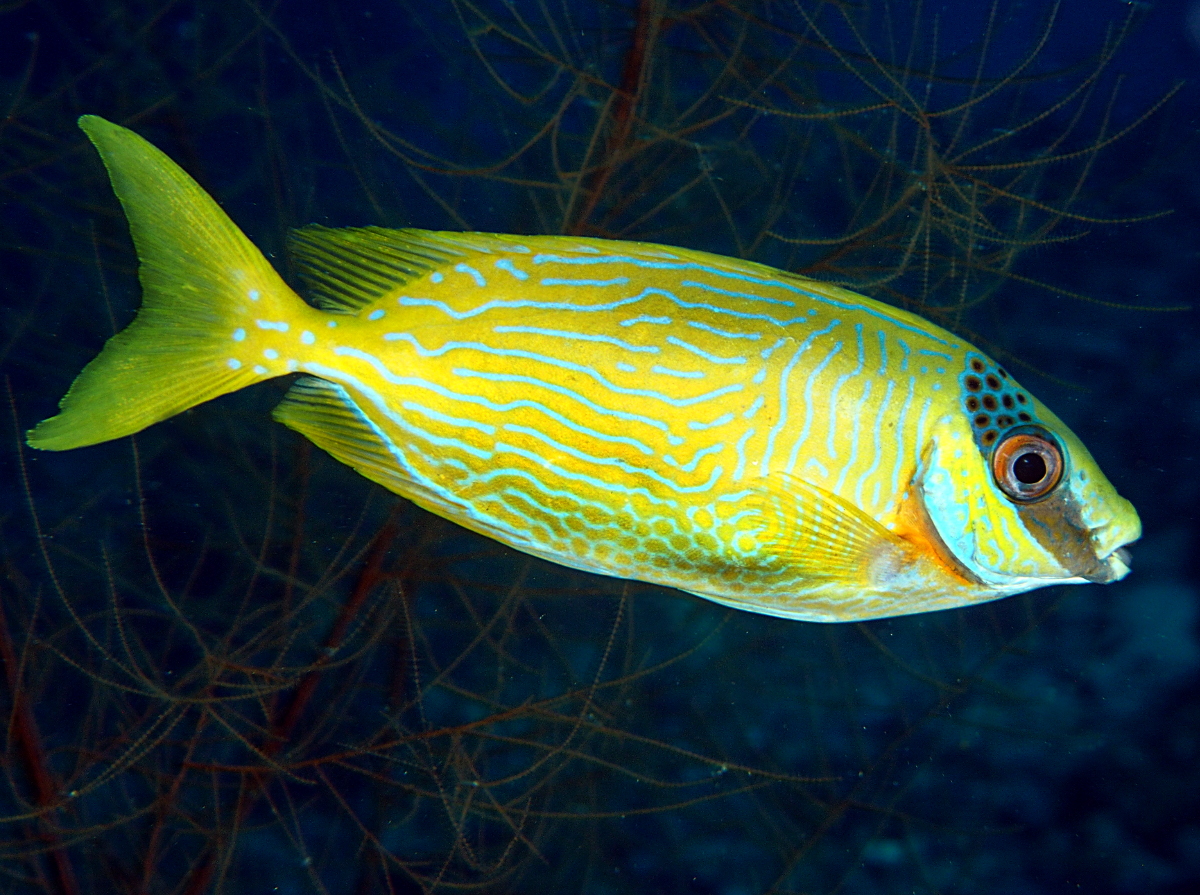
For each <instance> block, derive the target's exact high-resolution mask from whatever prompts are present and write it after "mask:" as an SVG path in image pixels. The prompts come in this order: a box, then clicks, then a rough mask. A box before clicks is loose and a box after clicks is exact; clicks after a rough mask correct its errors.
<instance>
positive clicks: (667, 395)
mask: <svg viewBox="0 0 1200 895" xmlns="http://www.w3.org/2000/svg"><path fill="white" fill-rule="evenodd" d="M80 126H81V127H82V128H83V130H84V131H85V132H86V133H87V135H88V137H90V138H91V140H92V142H93V143H94V144H95V145H96V148H97V149H98V150H99V151H100V155H101V157H102V158H103V160H104V164H105V166H106V167H107V169H108V173H109V177H110V178H111V180H112V185H113V189H114V190H115V191H116V194H117V196H118V197H119V199H120V200H121V203H122V205H123V206H124V208H125V213H126V215H127V217H128V219H129V227H130V231H131V233H132V236H133V241H134V244H135V246H136V248H137V252H138V257H139V258H140V260H141V269H140V274H141V282H142V291H143V305H142V308H141V310H140V311H139V312H138V315H137V318H136V319H135V320H134V321H133V323H131V324H130V325H129V327H128V328H127V329H125V330H124V331H123V332H121V333H119V334H118V335H116V336H114V337H113V338H112V339H110V340H109V342H108V344H107V345H105V347H104V350H103V351H101V353H100V354H99V356H98V357H96V358H95V359H94V360H93V361H92V362H91V363H89V364H88V365H87V367H86V368H85V369H84V370H83V372H82V373H80V374H79V377H78V378H77V379H76V380H75V383H74V384H73V385H72V386H71V389H70V391H68V392H67V395H66V397H64V398H63V399H62V402H61V404H60V408H61V412H60V413H59V414H58V415H57V416H55V417H52V418H51V419H48V420H45V421H44V422H42V423H41V424H40V425H38V426H37V427H36V428H34V429H33V430H31V431H30V432H29V434H28V442H29V444H30V445H31V446H33V447H35V448H43V449H46V450H66V449H68V448H75V447H81V446H84V445H90V444H96V443H98V442H102V441H107V440H109V439H113V438H119V437H121V436H124V435H128V434H131V433H133V432H137V431H139V430H141V429H143V428H145V427H146V426H149V425H150V424H152V423H155V422H158V421H159V420H163V419H166V418H167V417H169V416H172V415H174V414H176V413H179V412H181V411H183V410H186V409H188V408H189V407H193V406H195V405H197V404H199V403H201V402H202V401H207V400H209V399H210V398H214V397H216V396H218V395H222V394H225V393H228V392H232V391H234V390H236V389H240V388H243V387H244V386H247V385H251V384H253V383H255V382H262V381H263V380H266V379H271V378H273V377H276V376H286V375H288V374H291V373H300V374H302V376H301V377H300V378H298V379H297V380H296V382H295V383H294V384H293V385H292V387H291V390H290V391H289V392H288V394H287V396H286V397H285V399H284V400H283V402H282V403H281V404H280V405H279V406H278V408H276V410H275V418H276V419H278V420H279V421H280V422H282V423H284V424H285V425H287V426H290V427H291V428H293V429H295V430H296V431H298V432H300V433H302V434H303V435H305V436H306V437H308V438H309V439H311V440H312V441H313V442H314V443H315V444H317V445H318V446H319V447H321V448H323V449H324V450H326V451H328V452H329V453H330V454H332V455H333V456H334V457H336V458H337V459H338V460H341V461H342V462H344V463H347V464H349V465H350V466H352V467H353V468H354V469H356V470H357V471H358V472H360V473H361V474H362V475H364V476H366V477H367V478H369V479H371V480H372V481H375V482H378V483H379V484H381V485H383V486H384V487H385V488H388V489H390V490H391V491H394V492H396V493H397V494H401V495H403V496H405V497H407V498H409V499H410V500H412V501H414V502H415V503H417V504H418V505H420V506H422V507H424V508H426V509H428V510H430V511H432V512H434V513H437V514H438V515H440V516H444V517H445V518H447V519H451V520H453V521H455V522H457V523H459V524H460V525H463V526H465V527H467V528H469V529H472V530H473V531H477V532H480V533H482V534H484V535H487V536H488V537H492V538H495V539H496V540H498V541H501V542H503V543H505V544H508V545H510V546H512V547H515V548H517V549H518V550H523V551H525V552H526V553H531V554H533V555H534V556H540V557H543V558H545V559H549V560H552V561H554V562H558V563H562V564H563V565H567V566H572V567H574V568H578V569H585V570H587V571H591V572H597V573H600V574H604V575H615V576H619V577H622V578H631V579H637V580H640V581H649V582H654V583H657V584H663V585H668V586H670V587H676V588H679V589H681V590H685V591H689V592H691V593H693V594H697V595H699V596H702V597H705V598H707V599H710V600H715V601H716V602H718V603H723V604H726V605H729V606H734V607H737V608H739V609H746V610H750V611H753V612H761V613H765V614H768V615H775V616H781V617H785V618H796V619H804V620H809V621H826V622H828V621H852V620H860V619H869V618H881V617H886V616H894V615H902V614H906V613H913V612H924V611H928V610H933V609H943V608H947V607H953V606H964V605H968V604H972V603H980V602H983V601H986V600H993V599H996V598H998V597H1004V596H1007V595H1010V594H1015V593H1020V592H1022V591H1027V590H1031V589H1033V588H1037V587H1044V586H1046V585H1051V584H1070V583H1082V582H1088V581H1095V582H1109V581H1116V580H1117V579H1119V578H1122V577H1124V576H1125V575H1126V574H1127V573H1128V571H1129V566H1128V561H1129V555H1128V552H1127V551H1126V550H1124V549H1123V547H1124V545H1126V544H1128V543H1130V542H1131V541H1134V540H1136V539H1137V538H1138V537H1139V535H1140V534H1141V523H1140V522H1139V520H1138V516H1137V513H1136V512H1135V511H1134V509H1133V507H1132V506H1131V505H1130V504H1129V503H1128V501H1126V500H1124V499H1123V498H1121V497H1120V496H1119V495H1118V494H1117V493H1116V490H1115V489H1114V488H1113V487H1112V485H1111V484H1109V482H1108V480H1107V479H1105V477H1104V475H1103V474H1102V473H1101V472H1100V470H1099V468H1098V467H1097V465H1096V462H1095V461H1094V460H1093V459H1092V457H1091V455H1090V454H1088V452H1087V449H1086V448H1085V447H1084V446H1083V444H1082V443H1081V442H1080V441H1079V439H1078V438H1076V437H1075V435H1074V434H1072V432H1071V431H1070V430H1069V429H1068V428H1067V427H1066V426H1065V425H1063V423H1062V422H1061V421H1060V420H1059V419H1058V417H1056V416H1054V414H1052V413H1051V412H1050V411H1049V410H1047V409H1046V408H1045V407H1043V406H1042V405H1041V404H1040V403H1039V402H1038V401H1037V399H1035V398H1034V397H1033V396H1032V395H1030V394H1029V393H1028V392H1027V391H1025V390H1024V389H1022V388H1021V387H1020V386H1019V385H1018V384H1017V383H1016V381H1015V380H1014V379H1013V377H1012V376H1011V375H1010V374H1009V373H1008V372H1007V371H1006V370H1004V369H1003V368H1002V367H1000V366H999V365H998V364H997V363H996V362H995V361H993V360H992V359H990V358H989V357H987V356H986V355H985V354H983V353H982V352H981V351H979V350H977V349H976V348H974V347H972V346H971V345H969V344H967V343H966V342H964V341H962V340H961V339H959V338H958V337H956V336H955V335H953V334H951V333H949V332H947V331H945V330H943V329H941V328H939V327H937V326H934V325H932V324H931V323H929V322H928V321H926V320H923V319H922V318H920V317H918V316H916V315H914V314H910V313H906V312H904V311H901V310H898V309H896V308H894V307H890V306H888V305H886V304H883V303H881V302H877V301H874V300H872V299H869V298H865V297H863V296H861V295H857V294H855V293H853V292H850V291H847V290H845V289H841V288H838V287H836V286H831V285H828V284H825V283H820V282H817V281H815V280H810V279H807V278H805V277H801V276H797V275H795V274H790V273H786V272H784V271H780V270H776V269H773V268H770V267H765V266H763V265H761V264H754V263H752V262H749V261H739V260H736V259H732V258H725V257H721V256H718V255H711V254H707V253H705V252H694V251H689V250H687V249H679V248H672V247H668V246H660V245H650V244H646V243H636V242H617V241H611V240H603V239H582V238H574V237H563V236H502V235H494V234H483V233H436V232H428V231H423V230H385V229H380V228H374V227H367V228H361V229H345V230H333V229H327V228H324V227H317V226H312V227H306V228H304V229H302V230H299V231H298V232H296V233H295V234H294V236H293V245H292V249H293V251H294V253H295V258H296V261H297V264H298V265H299V267H300V269H301V270H302V271H303V277H304V280H305V281H306V285H307V287H308V291H309V294H310V295H311V297H312V300H313V303H314V304H315V305H316V307H313V306H312V305H309V304H306V303H305V302H304V301H302V300H301V299H300V297H299V296H298V295H297V294H296V293H295V292H294V291H293V290H292V289H291V288H290V287H289V286H288V285H287V284H286V283H285V282H284V281H283V280H282V279H281V278H280V277H279V275H278V274H277V273H276V272H275V270H274V269H272V267H271V265H270V264H269V263H268V262H267V260H266V259H265V258H264V257H263V256H262V254H261V253H260V252H259V251H258V249H256V248H255V247H254V245H252V244H251V243H250V241H249V240H248V239H247V238H246V237H245V236H244V235H243V234H242V232H241V231H240V230H239V229H238V228H237V226H236V225H234V223H233V222H232V221H230V220H229V218H228V217H227V216H226V215H225V213H224V212H223V211H222V210H221V209H220V208H219V207H218V205H217V204H216V203H215V202H214V201H213V200H212V198H211V197H209V196H208V195H207V194H206V193H205V192H204V191H203V190H202V189H201V188H200V187H199V186H198V185H197V184H196V183H195V181H193V180H192V179H191V178H190V177H188V175H187V174H185V173H184V172H183V171H182V170H181V169H180V168H179V167H178V166H176V165H175V164H174V163H173V162H172V161H171V160H170V159H169V158H167V156H166V155H164V154H163V153H162V152H160V151H159V150H157V149H155V148H154V147H153V146H151V145H150V144H149V143H147V142H146V141H145V140H143V139H142V138H141V137H139V136H137V135H136V134H134V133H133V132H131V131H129V130H126V129H125V128H122V127H119V126H117V125H115V124H112V123H110V122H107V121H105V120H104V119H102V118H98V117H96V116H91V115H88V116H84V117H83V118H81V119H80Z"/></svg>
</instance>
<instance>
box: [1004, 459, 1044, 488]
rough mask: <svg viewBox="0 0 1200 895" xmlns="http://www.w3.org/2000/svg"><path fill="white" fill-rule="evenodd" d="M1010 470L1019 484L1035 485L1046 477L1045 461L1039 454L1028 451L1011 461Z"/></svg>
mask: <svg viewBox="0 0 1200 895" xmlns="http://www.w3.org/2000/svg"><path fill="white" fill-rule="evenodd" d="M1012 470H1013V475H1014V476H1016V477H1017V481H1018V482H1020V483H1021V484H1023V485H1036V484H1037V483H1038V482H1040V481H1042V479H1044V478H1045V477H1046V461H1045V459H1043V457H1042V455H1041V454H1036V453H1034V452H1032V451H1030V452H1029V453H1025V454H1022V455H1021V456H1019V457H1017V459H1016V460H1014V461H1013V465H1012Z"/></svg>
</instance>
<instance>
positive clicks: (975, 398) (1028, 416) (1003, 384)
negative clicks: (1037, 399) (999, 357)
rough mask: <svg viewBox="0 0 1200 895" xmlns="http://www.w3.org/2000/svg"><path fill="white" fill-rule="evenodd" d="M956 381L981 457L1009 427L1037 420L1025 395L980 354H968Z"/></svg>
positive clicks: (988, 454) (1003, 373)
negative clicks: (963, 367)
mask: <svg viewBox="0 0 1200 895" xmlns="http://www.w3.org/2000/svg"><path fill="white" fill-rule="evenodd" d="M958 381H959V385H960V387H961V389H962V391H961V395H962V406H963V409H964V410H965V411H966V413H967V415H968V418H969V419H970V421H971V434H972V435H974V437H975V444H976V445H978V446H979V449H980V451H982V453H983V454H984V456H985V457H987V456H990V454H991V450H992V448H993V447H994V446H995V445H996V443H997V442H998V441H999V440H1000V439H1001V438H1002V437H1003V435H1004V434H1005V432H1007V431H1008V430H1009V429H1011V428H1013V427H1014V426H1023V425H1025V424H1027V423H1036V422H1037V418H1036V415H1035V414H1034V413H1033V402H1032V401H1031V400H1030V398H1029V395H1028V394H1027V393H1026V392H1024V391H1022V390H1021V388H1020V387H1019V386H1018V385H1017V384H1016V383H1015V382H1014V381H1013V379H1012V377H1011V376H1010V375H1009V373H1008V371H1007V370H1005V369H1004V368H1003V367H1000V366H997V365H996V363H995V362H994V361H992V360H990V359H989V358H987V357H985V356H984V355H982V354H976V353H974V352H971V353H970V354H968V355H967V363H966V368H965V369H964V370H963V372H962V374H961V375H960V376H959V380H958ZM1004 411H1017V412H1016V413H1015V414H1014V413H1005V412H1004Z"/></svg>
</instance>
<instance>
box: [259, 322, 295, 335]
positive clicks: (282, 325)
mask: <svg viewBox="0 0 1200 895" xmlns="http://www.w3.org/2000/svg"><path fill="white" fill-rule="evenodd" d="M254 322H255V324H256V325H257V326H258V328H259V329H274V330H277V331H279V332H281V333H285V332H287V331H288V325H287V323H286V322H285V321H283V320H280V321H274V320H255V321H254Z"/></svg>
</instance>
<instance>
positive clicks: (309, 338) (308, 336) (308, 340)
mask: <svg viewBox="0 0 1200 895" xmlns="http://www.w3.org/2000/svg"><path fill="white" fill-rule="evenodd" d="M300 341H301V342H303V343H304V344H305V345H311V344H312V343H313V342H315V341H317V337H316V336H314V335H313V334H312V333H310V332H309V331H308V330H305V331H304V332H302V333H300Z"/></svg>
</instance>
